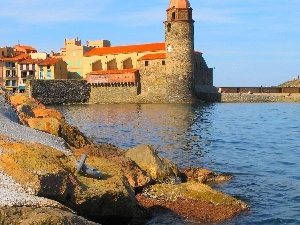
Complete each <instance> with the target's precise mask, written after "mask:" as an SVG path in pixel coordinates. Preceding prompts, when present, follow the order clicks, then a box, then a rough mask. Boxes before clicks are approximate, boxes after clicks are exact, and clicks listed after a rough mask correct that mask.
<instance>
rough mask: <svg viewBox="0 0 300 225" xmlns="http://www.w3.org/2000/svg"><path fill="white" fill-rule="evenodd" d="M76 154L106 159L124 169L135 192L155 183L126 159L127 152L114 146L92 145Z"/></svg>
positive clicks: (131, 161)
mask: <svg viewBox="0 0 300 225" xmlns="http://www.w3.org/2000/svg"><path fill="white" fill-rule="evenodd" d="M73 151H74V153H75V154H77V155H78V154H79V155H81V154H87V155H89V156H96V157H100V158H106V159H108V160H109V161H110V162H113V163H116V164H117V165H119V166H120V167H121V168H122V171H123V173H124V176H125V177H126V178H127V180H128V182H129V184H130V185H131V187H132V188H133V189H134V190H139V189H141V188H143V187H145V186H147V185H149V184H151V183H152V182H153V180H152V178H151V176H150V175H149V174H148V173H147V172H146V171H144V170H142V169H141V168H140V167H139V166H138V165H137V164H136V163H135V162H134V161H133V160H132V159H130V158H127V157H125V151H124V150H122V149H120V148H117V147H116V146H114V145H112V144H91V145H87V146H85V147H83V148H80V149H74V150H73Z"/></svg>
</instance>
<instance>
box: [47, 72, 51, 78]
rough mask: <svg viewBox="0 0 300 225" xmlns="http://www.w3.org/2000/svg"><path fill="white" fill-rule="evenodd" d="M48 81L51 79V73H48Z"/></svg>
mask: <svg viewBox="0 0 300 225" xmlns="http://www.w3.org/2000/svg"><path fill="white" fill-rule="evenodd" d="M47 79H51V72H50V71H48V72H47Z"/></svg>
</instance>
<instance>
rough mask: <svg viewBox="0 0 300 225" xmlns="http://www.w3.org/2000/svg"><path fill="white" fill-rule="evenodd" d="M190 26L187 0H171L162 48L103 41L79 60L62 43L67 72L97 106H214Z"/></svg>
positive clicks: (209, 71)
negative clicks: (80, 82) (204, 103)
mask: <svg viewBox="0 0 300 225" xmlns="http://www.w3.org/2000/svg"><path fill="white" fill-rule="evenodd" d="M194 22H195V21H194V20H193V14H192V8H191V6H190V3H189V1H188V0H171V1H170V4H169V6H168V9H167V10H166V20H165V21H164V29H165V41H164V42H161V43H146V44H136V45H126V46H111V44H110V42H109V41H107V40H102V41H98V42H101V43H100V44H99V43H98V42H97V41H94V42H90V41H89V42H87V46H85V48H83V47H81V48H80V49H83V50H80V54H82V57H81V58H80V59H79V58H78V51H77V52H76V51H72V44H71V45H70V43H72V41H68V40H66V41H65V42H66V43H68V46H67V48H68V49H69V50H66V49H64V51H65V52H69V54H68V55H67V56H66V55H65V57H68V60H67V61H66V62H67V63H68V70H69V71H72V72H73V73H74V74H75V77H76V76H77V77H78V75H79V77H82V78H83V79H86V80H87V82H88V83H89V84H90V85H91V99H92V101H94V102H97V103H108V102H109V103H112V102H116V103H119V102H135V103H138V102H139V103H155V102H159V103H172V102H176V103H177V102H193V101H195V100H196V99H200V100H204V101H216V100H217V99H216V98H217V90H216V88H215V87H214V86H213V69H212V68H208V66H207V64H206V62H205V60H204V58H203V56H202V53H201V52H199V51H195V49H194ZM73 43H75V45H76V46H74V47H75V48H76V49H78V47H79V45H81V42H80V40H78V39H77V40H76V41H74V42H73ZM95 46H96V47H95ZM75 48H74V49H75ZM76 54H77V55H76ZM72 57H73V58H74V60H73V61H72ZM74 65H75V66H74ZM77 70H78V72H76V71H77ZM70 78H72V74H70Z"/></svg>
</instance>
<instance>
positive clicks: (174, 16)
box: [172, 12, 176, 20]
mask: <svg viewBox="0 0 300 225" xmlns="http://www.w3.org/2000/svg"><path fill="white" fill-rule="evenodd" d="M175 18H176V13H175V12H172V20H175Z"/></svg>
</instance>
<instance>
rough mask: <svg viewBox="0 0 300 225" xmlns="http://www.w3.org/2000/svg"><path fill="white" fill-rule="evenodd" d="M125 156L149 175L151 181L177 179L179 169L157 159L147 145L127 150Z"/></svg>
mask: <svg viewBox="0 0 300 225" xmlns="http://www.w3.org/2000/svg"><path fill="white" fill-rule="evenodd" d="M125 156H126V157H128V158H130V159H132V160H133V161H134V162H135V163H136V164H137V165H138V166H139V167H140V168H141V169H142V170H145V171H146V172H147V173H149V174H150V176H151V177H152V179H153V180H155V181H158V182H163V181H167V180H172V179H177V178H178V177H179V176H180V172H179V169H178V168H177V166H176V165H175V164H174V163H172V162H171V161H170V160H168V159H165V158H163V157H159V156H158V155H157V154H156V152H155V151H154V149H153V148H152V147H151V146H149V145H141V146H138V147H136V148H132V149H129V150H128V151H127V152H126V153H125Z"/></svg>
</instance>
